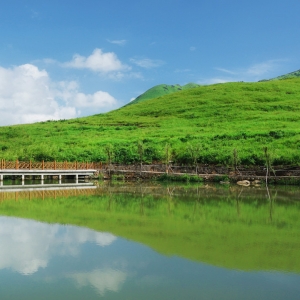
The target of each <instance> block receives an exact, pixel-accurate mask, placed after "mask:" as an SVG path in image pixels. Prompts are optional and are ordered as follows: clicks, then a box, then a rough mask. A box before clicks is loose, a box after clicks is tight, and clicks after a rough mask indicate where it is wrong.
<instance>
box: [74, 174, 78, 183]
mask: <svg viewBox="0 0 300 300" xmlns="http://www.w3.org/2000/svg"><path fill="white" fill-rule="evenodd" d="M75 179H76V183H78V174H76V175H75Z"/></svg>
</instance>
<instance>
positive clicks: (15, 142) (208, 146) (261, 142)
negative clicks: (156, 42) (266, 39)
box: [0, 78, 300, 165]
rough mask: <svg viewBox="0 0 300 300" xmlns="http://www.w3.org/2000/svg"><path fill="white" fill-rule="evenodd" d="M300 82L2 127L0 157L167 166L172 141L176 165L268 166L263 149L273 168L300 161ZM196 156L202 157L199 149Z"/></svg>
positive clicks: (228, 88) (179, 95)
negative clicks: (235, 160) (109, 150)
mask: <svg viewBox="0 0 300 300" xmlns="http://www.w3.org/2000/svg"><path fill="white" fill-rule="evenodd" d="M299 124H300V78H294V79H287V80H276V81H266V82H256V83H244V82H235V83H224V84H215V85H208V86H199V87H196V88H192V89H187V90H182V91H178V92H176V93H171V94H168V95H165V96H161V97H159V98H155V99H149V100H147V101H143V102H140V103H136V104H135V105H128V106H125V107H122V108H120V109H117V110H115V111H111V112H109V113H106V114H99V115H94V116H90V117H85V118H79V119H72V120H61V121H48V122H40V123H35V124H30V125H18V126H7V127H0V158H1V159H19V160H29V159H33V160H37V161H38V160H42V159H44V160H48V161H49V160H54V159H56V160H58V161H64V160H68V161H75V160H79V161H105V160H106V159H107V156H106V150H105V149H106V146H107V145H108V144H110V145H112V147H113V148H114V153H115V157H114V161H115V162H125V163H133V162H135V161H138V159H139V155H138V150H137V148H138V147H137V145H138V142H139V141H142V142H143V144H144V150H145V151H144V156H143V157H144V160H145V161H149V162H150V161H163V160H164V157H165V150H164V149H165V147H166V144H167V143H168V144H169V145H171V148H172V150H173V157H172V160H173V161H176V162H178V163H189V162H191V156H190V151H189V150H190V149H191V148H192V149H194V152H195V153H196V154H197V156H198V161H199V162H201V163H208V164H231V160H232V152H233V150H234V149H237V150H238V154H239V158H240V163H241V164H246V165H255V164H260V165H261V164H264V154H263V147H268V148H269V149H270V151H271V155H272V158H273V159H274V164H299V162H300V129H299ZM196 150H197V151H196Z"/></svg>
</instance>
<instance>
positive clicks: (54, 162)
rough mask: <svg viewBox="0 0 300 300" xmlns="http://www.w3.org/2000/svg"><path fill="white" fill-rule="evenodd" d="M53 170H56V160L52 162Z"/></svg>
mask: <svg viewBox="0 0 300 300" xmlns="http://www.w3.org/2000/svg"><path fill="white" fill-rule="evenodd" d="M54 170H56V160H55V161H54Z"/></svg>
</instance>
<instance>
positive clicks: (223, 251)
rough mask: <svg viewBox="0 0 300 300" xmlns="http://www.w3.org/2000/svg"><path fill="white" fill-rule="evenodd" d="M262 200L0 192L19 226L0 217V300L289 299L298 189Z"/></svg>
mask: <svg viewBox="0 0 300 300" xmlns="http://www.w3.org/2000/svg"><path fill="white" fill-rule="evenodd" d="M270 196H271V200H272V201H269V199H268V197H267V195H266V191H265V190H263V189H262V188H261V189H257V190H254V191H253V193H250V192H249V188H243V187H242V189H241V188H240V187H238V188H235V187H233V188H230V187H229V188H226V189H224V188H218V187H216V186H201V185H196V186H190V187H186V186H176V185H174V186H160V185H152V186H151V185H148V186H146V185H132V186H129V185H122V184H116V185H103V186H101V187H99V188H98V189H97V190H91V191H90V190H88V191H87V190H85V189H82V190H76V192H75V191H70V192H69V193H66V194H65V193H62V192H60V193H59V192H58V191H51V193H50V191H48V192H47V193H46V192H45V193H43V194H42V195H41V194H40V193H33V192H30V191H26V192H13V193H12V192H5V193H4V192H3V195H0V212H1V213H2V214H6V215H15V216H20V217H23V218H28V219H21V218H12V217H0V298H1V299H64V300H65V299H72V300H74V299H98V298H99V297H101V298H105V299H172V300H173V299H178V300H179V299H251V300H252V299H272V300H274V299H278V300H279V299H286V298H287V295H288V298H289V299H298V298H299V293H300V286H299V280H300V275H299V272H300V271H299V270H300V261H299V259H298V257H299V249H300V235H299V234H300V226H299V222H300V221H299V220H300V218H299V212H300V210H299V201H298V199H299V197H298V196H299V189H298V188H294V189H292V190H285V189H282V190H280V189H278V192H277V189H276V190H275V189H272V188H271V189H270ZM22 199H23V200H22ZM29 218H35V219H39V220H41V221H44V222H45V221H47V222H51V223H52V224H47V223H42V222H37V221H33V220H30V219H29ZM57 222H59V223H61V224H64V223H67V224H77V225H80V226H86V227H89V228H91V229H87V228H83V227H77V226H71V225H59V224H55V223H57ZM92 229H94V230H92ZM13 283H18V284H17V286H18V288H15V286H14V284H13ZM26 297H27V298H26Z"/></svg>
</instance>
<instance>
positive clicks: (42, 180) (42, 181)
mask: <svg viewBox="0 0 300 300" xmlns="http://www.w3.org/2000/svg"><path fill="white" fill-rule="evenodd" d="M41 183H42V184H44V174H41Z"/></svg>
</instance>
